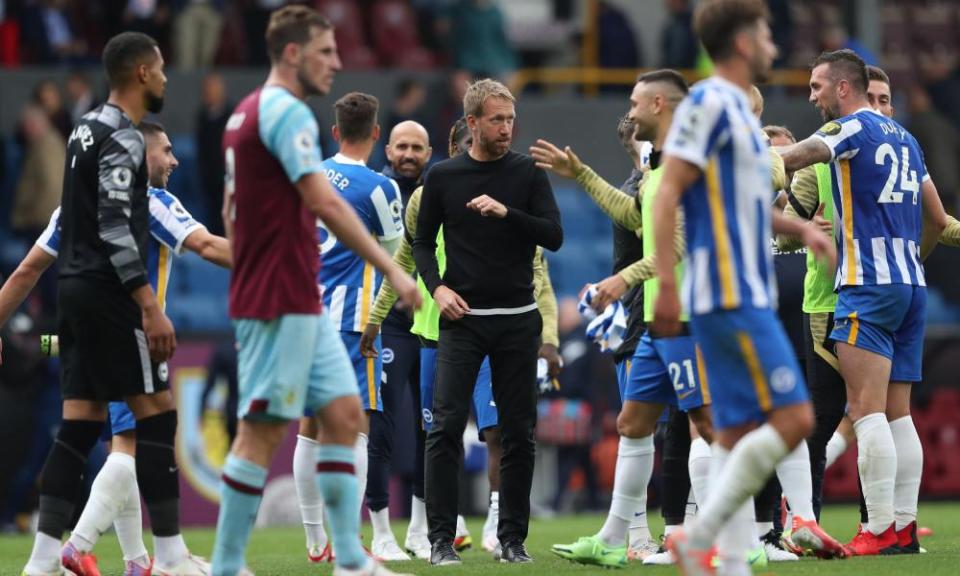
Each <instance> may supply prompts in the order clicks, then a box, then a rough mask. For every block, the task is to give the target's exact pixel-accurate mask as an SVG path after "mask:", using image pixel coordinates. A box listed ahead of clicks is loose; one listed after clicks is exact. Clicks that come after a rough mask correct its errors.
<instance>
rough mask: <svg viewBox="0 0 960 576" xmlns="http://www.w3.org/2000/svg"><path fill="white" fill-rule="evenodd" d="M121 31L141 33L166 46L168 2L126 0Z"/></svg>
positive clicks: (168, 15) (168, 30)
mask: <svg viewBox="0 0 960 576" xmlns="http://www.w3.org/2000/svg"><path fill="white" fill-rule="evenodd" d="M123 29H124V31H128V32H143V33H144V34H146V35H147V36H150V37H151V38H154V39H156V41H157V42H158V43H159V44H160V46H166V45H167V41H168V39H169V36H170V35H169V32H170V0H127V3H126V8H125V9H124V11H123Z"/></svg>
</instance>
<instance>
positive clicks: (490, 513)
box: [483, 491, 500, 538]
mask: <svg viewBox="0 0 960 576" xmlns="http://www.w3.org/2000/svg"><path fill="white" fill-rule="evenodd" d="M499 524H500V492H498V491H492V492H490V505H489V506H488V507H487V519H486V521H485V522H484V523H483V537H484V538H486V537H487V536H489V535H491V534H492V535H493V536H496V535H497V527H498V525H499Z"/></svg>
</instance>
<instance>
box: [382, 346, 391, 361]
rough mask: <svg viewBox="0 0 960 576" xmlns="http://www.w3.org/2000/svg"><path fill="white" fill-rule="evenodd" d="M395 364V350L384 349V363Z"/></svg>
mask: <svg viewBox="0 0 960 576" xmlns="http://www.w3.org/2000/svg"><path fill="white" fill-rule="evenodd" d="M392 362H393V348H384V349H383V363H384V364H390V363H392Z"/></svg>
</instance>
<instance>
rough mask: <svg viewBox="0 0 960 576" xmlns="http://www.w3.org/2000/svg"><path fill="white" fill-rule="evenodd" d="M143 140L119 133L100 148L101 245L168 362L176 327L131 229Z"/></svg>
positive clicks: (156, 353)
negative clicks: (151, 281) (162, 305)
mask: <svg viewBox="0 0 960 576" xmlns="http://www.w3.org/2000/svg"><path fill="white" fill-rule="evenodd" d="M144 149H145V144H144V141H143V135H142V134H141V133H140V132H139V131H138V130H136V129H135V128H127V129H124V130H117V131H116V132H114V133H113V134H111V135H110V137H109V138H107V140H106V141H105V142H104V143H103V145H102V146H101V148H100V158H99V170H98V173H99V180H100V184H99V186H98V192H97V223H98V234H99V237H100V240H102V241H103V244H104V246H105V247H106V250H107V252H108V254H109V258H110V263H111V264H113V267H114V270H115V271H116V273H117V276H118V278H119V279H120V282H121V284H123V287H124V288H126V289H127V290H128V291H130V295H131V297H133V299H134V301H136V303H137V305H138V306H139V307H140V311H141V316H142V322H143V331H144V334H145V335H146V337H147V345H148V348H149V349H150V356H151V358H153V360H154V361H155V362H163V361H164V360H167V359H168V358H170V356H171V355H173V351H174V350H175V349H176V347H177V339H176V335H175V334H174V331H173V324H172V323H171V322H170V319H169V318H167V317H166V315H165V314H164V313H163V310H162V309H161V308H160V304H159V303H158V302H157V295H156V294H155V293H154V292H153V288H152V287H151V286H150V284H149V283H148V282H147V269H146V267H145V266H144V265H143V261H141V259H140V251H139V249H138V248H137V242H136V240H135V239H134V237H133V233H132V232H131V230H130V216H129V215H130V211H131V194H133V193H134V191H133V182H134V178H135V176H134V175H135V174H136V172H137V170H139V169H140V163H141V162H145V161H146V157H145V154H144Z"/></svg>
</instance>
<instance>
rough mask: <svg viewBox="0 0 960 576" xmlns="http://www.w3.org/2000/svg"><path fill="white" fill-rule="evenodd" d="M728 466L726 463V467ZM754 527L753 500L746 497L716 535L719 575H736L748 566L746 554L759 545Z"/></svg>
mask: <svg viewBox="0 0 960 576" xmlns="http://www.w3.org/2000/svg"><path fill="white" fill-rule="evenodd" d="M730 465H731V464H730V461H728V462H727V466H730ZM756 527H757V523H756V514H755V513H754V507H753V498H752V497H748V498H747V500H746V501H745V502H744V503H743V504H742V505H741V506H740V507H739V508H738V509H737V510H736V511H734V514H733V516H731V517H730V520H728V521H727V523H726V524H725V525H724V526H723V527H722V528H721V529H720V532H719V533H717V551H718V553H719V554H720V565H721V566H722V569H721V573H723V574H731V573H737V572H738V571H742V568H743V566H745V565H748V564H747V552H748V551H750V550H751V549H752V548H755V547H756V546H757V545H758V544H759V540H758V538H757V536H756V529H757V528H756Z"/></svg>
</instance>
